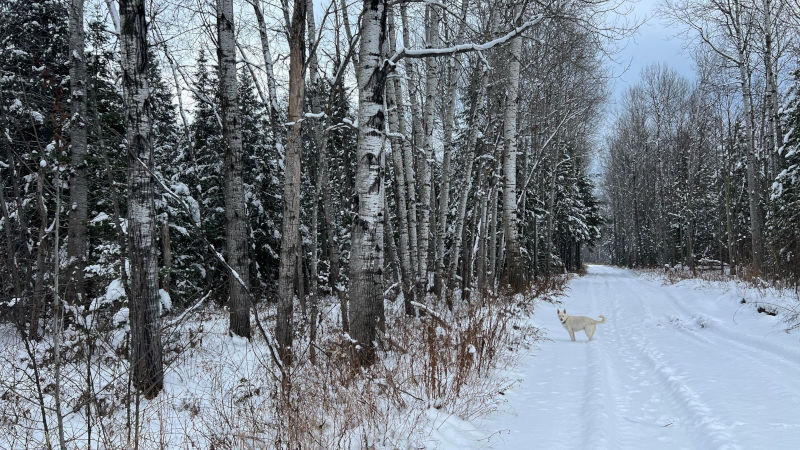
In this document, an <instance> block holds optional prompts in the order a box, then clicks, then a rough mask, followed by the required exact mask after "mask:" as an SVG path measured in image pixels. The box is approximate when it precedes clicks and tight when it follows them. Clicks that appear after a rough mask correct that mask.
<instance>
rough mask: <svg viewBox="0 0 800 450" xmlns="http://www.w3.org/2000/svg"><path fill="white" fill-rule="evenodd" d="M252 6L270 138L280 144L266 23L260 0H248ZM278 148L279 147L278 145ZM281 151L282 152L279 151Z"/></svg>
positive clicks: (276, 101) (273, 74) (276, 102)
mask: <svg viewBox="0 0 800 450" xmlns="http://www.w3.org/2000/svg"><path fill="white" fill-rule="evenodd" d="M248 1H249V2H250V4H251V5H252V6H253V12H254V13H255V16H256V23H257V25H258V35H259V37H260V38H261V55H262V57H263V58H264V70H265V71H266V72H267V92H268V95H269V122H270V126H271V127H272V134H273V136H272V138H273V139H275V142H276V145H278V146H280V134H281V127H280V123H279V121H280V119H279V117H280V116H279V115H278V93H277V89H276V87H275V86H276V83H275V71H274V69H273V66H274V64H273V61H272V52H270V49H269V37H268V35H267V25H266V22H265V21H264V12H263V11H262V9H261V3H260V2H261V0H248ZM279 148H280V147H279ZM279 153H282V152H279Z"/></svg>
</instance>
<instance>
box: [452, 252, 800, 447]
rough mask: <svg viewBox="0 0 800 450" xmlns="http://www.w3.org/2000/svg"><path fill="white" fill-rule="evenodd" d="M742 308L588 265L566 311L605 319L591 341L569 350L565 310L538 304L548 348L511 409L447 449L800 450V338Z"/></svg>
mask: <svg viewBox="0 0 800 450" xmlns="http://www.w3.org/2000/svg"><path fill="white" fill-rule="evenodd" d="M740 299H741V297H739V298H737V297H736V295H735V294H734V293H732V292H725V291H724V290H722V289H719V290H717V289H713V288H699V287H698V286H695V285H691V284H689V285H683V284H681V285H677V286H665V285H662V283H660V282H659V281H654V280H649V279H646V278H643V277H639V276H637V275H636V274H634V273H633V272H631V271H627V270H624V269H618V268H611V267H605V266H590V267H589V272H588V274H587V275H586V276H584V277H579V278H575V279H573V280H572V281H571V282H570V285H569V290H568V292H567V295H566V296H565V297H564V298H562V301H563V305H564V306H565V307H566V309H567V311H569V313H570V314H573V315H587V316H590V317H594V318H597V316H598V315H600V314H604V315H605V316H606V317H607V318H608V321H607V323H605V324H602V325H598V327H597V333H596V334H595V339H594V341H592V342H590V343H587V342H586V335H585V334H584V333H583V332H582V331H581V332H578V333H576V338H577V340H578V342H570V340H569V336H568V334H567V332H566V330H564V329H563V327H562V326H561V324H560V323H559V321H558V318H557V317H556V311H555V310H556V305H552V306H551V305H548V304H542V305H540V306H539V310H538V311H537V313H536V315H535V317H534V319H533V323H534V325H536V326H537V327H540V328H542V329H544V330H545V332H546V335H547V337H548V338H549V340H546V341H544V342H541V343H540V344H539V345H538V346H537V348H533V349H531V350H529V354H527V355H525V356H523V359H522V362H521V364H520V366H519V368H518V370H519V373H515V374H514V375H515V376H517V377H518V378H519V379H520V380H521V381H520V383H519V384H518V385H517V386H516V387H515V388H514V389H512V390H510V391H508V392H506V396H507V398H508V404H507V405H505V407H503V408H502V409H501V410H500V411H498V412H497V413H496V414H494V415H493V416H491V417H489V418H487V419H484V420H483V421H481V422H479V423H477V424H475V429H474V430H470V431H469V432H467V434H468V437H466V436H464V435H463V434H462V436H461V439H459V440H458V441H452V440H448V439H443V440H442V441H440V443H441V446H442V447H443V448H450V447H461V448H463V447H464V446H465V445H466V446H469V447H471V448H509V449H516V448H519V449H529V448H542V449H561V448H564V449H571V448H575V449H579V448H580V449H583V448H592V449H597V448H608V449H617V448H630V449H641V448H648V449H650V448H653V449H660V448H664V449H667V448H669V449H674V448H682V449H683V448H696V449H751V448H752V449H755V448H770V449H795V448H800V415H799V414H798V413H797V409H798V407H800V345H798V339H797V336H796V335H787V334H785V333H783V332H781V325H782V324H781V323H780V322H779V321H778V320H777V319H775V318H774V317H770V316H767V315H763V314H757V313H755V311H754V310H753V309H752V308H747V309H744V308H742V307H741V305H740V304H739V301H738V300H740ZM442 431H444V430H442ZM461 431H462V433H464V430H463V425H462V430H461ZM446 434H447V433H446V432H445V433H443V435H446ZM448 442H449V444H448ZM456 442H457V443H456Z"/></svg>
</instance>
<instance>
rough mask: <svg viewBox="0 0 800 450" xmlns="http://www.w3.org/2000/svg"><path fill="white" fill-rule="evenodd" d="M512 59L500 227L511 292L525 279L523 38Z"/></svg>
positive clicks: (516, 44) (514, 47) (516, 42)
mask: <svg viewBox="0 0 800 450" xmlns="http://www.w3.org/2000/svg"><path fill="white" fill-rule="evenodd" d="M509 53H510V56H511V59H510V61H509V67H508V85H507V88H506V106H505V114H504V117H503V139H504V141H505V145H504V146H503V176H504V182H503V226H504V236H505V242H506V246H505V249H506V253H507V255H506V258H507V259H506V275H507V276H508V283H509V284H510V285H511V289H512V291H513V292H521V290H522V289H523V288H524V283H525V278H524V274H523V270H522V269H523V268H522V255H521V253H520V247H519V236H518V232H517V109H518V106H519V71H520V61H519V60H520V57H521V55H522V37H520V36H517V37H515V38H514V39H512V40H511V42H510V44H509Z"/></svg>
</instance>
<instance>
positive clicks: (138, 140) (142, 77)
mask: <svg viewBox="0 0 800 450" xmlns="http://www.w3.org/2000/svg"><path fill="white" fill-rule="evenodd" d="M120 21H121V22H120V49H121V52H122V54H121V62H122V91H123V98H124V101H125V138H126V141H127V149H128V259H129V261H130V274H129V280H130V287H129V293H130V298H129V299H128V303H129V305H130V317H131V318H130V323H131V346H130V355H129V357H130V361H131V366H132V369H133V383H134V386H136V387H137V388H138V389H139V390H141V391H142V392H143V393H144V395H145V396H146V397H148V398H153V397H155V396H156V395H158V393H159V392H160V391H161V389H162V387H163V385H164V369H163V357H162V344H161V323H160V319H159V293H158V250H157V247H156V221H155V204H154V199H155V191H154V187H153V152H152V145H151V142H150V140H151V135H150V131H151V118H150V102H149V98H150V89H149V86H148V83H147V61H148V52H147V20H146V14H145V7H144V0H121V1H120Z"/></svg>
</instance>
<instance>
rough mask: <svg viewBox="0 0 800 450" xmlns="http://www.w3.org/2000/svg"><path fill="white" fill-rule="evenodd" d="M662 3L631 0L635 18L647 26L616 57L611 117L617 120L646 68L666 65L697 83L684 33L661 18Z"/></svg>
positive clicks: (623, 44)
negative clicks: (617, 113)
mask: <svg viewBox="0 0 800 450" xmlns="http://www.w3.org/2000/svg"><path fill="white" fill-rule="evenodd" d="M662 1H663V0H631V5H634V6H633V8H632V14H633V15H634V16H635V17H636V19H637V20H638V21H642V20H646V22H644V24H643V25H642V26H641V27H640V28H639V29H638V30H637V31H636V33H635V34H634V36H632V37H631V38H629V39H628V41H627V42H625V43H621V45H622V46H624V48H623V49H622V51H621V52H620V53H619V54H618V55H616V56H615V57H614V59H615V60H616V62H617V63H616V64H615V63H613V62H612V63H611V64H612V70H613V73H614V74H615V75H618V78H615V79H613V80H611V82H610V89H611V95H610V98H609V104H608V106H609V113H611V114H609V116H613V113H614V112H615V111H616V109H617V105H619V103H620V101H621V99H622V96H623V95H624V93H625V91H626V89H627V88H628V87H629V86H631V85H633V84H636V83H637V82H638V81H639V76H640V74H641V72H642V69H643V68H644V67H645V66H648V65H650V64H654V63H665V64H667V65H668V66H670V67H671V68H673V69H675V70H676V71H678V73H680V74H681V75H683V76H685V77H686V78H688V79H690V80H693V79H694V61H693V59H692V52H691V49H689V50H686V49H684V48H683V47H684V38H683V35H681V34H680V31H681V29H680V28H677V27H676V26H674V25H671V24H670V23H669V22H668V21H666V20H665V19H663V18H662V17H659V16H658V14H657V12H658V7H659V5H660V4H661V3H662ZM626 68H627V69H626ZM620 73H621V75H620Z"/></svg>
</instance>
